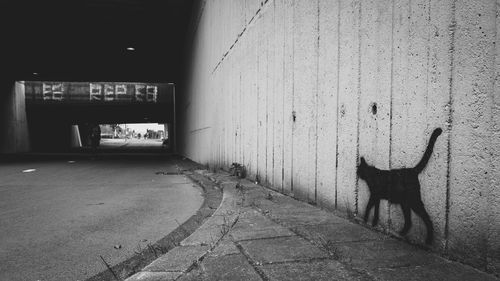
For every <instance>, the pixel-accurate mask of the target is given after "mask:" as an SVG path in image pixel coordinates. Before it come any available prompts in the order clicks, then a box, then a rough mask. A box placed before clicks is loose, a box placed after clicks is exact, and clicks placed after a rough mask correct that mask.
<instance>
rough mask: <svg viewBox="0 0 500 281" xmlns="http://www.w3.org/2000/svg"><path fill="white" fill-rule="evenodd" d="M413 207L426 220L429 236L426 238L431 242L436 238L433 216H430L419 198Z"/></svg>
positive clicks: (427, 242)
mask: <svg viewBox="0 0 500 281" xmlns="http://www.w3.org/2000/svg"><path fill="white" fill-rule="evenodd" d="M412 209H413V211H415V213H416V214H417V215H419V216H420V217H421V218H422V220H423V221H424V223H425V226H426V228H427V238H426V239H425V243H426V244H431V243H432V240H433V238H434V227H433V226H432V221H431V218H430V217H429V214H428V213H427V211H426V210H425V207H424V203H423V202H422V201H421V200H419V201H418V202H416V203H414V204H413V206H412Z"/></svg>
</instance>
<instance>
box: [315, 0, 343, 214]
mask: <svg viewBox="0 0 500 281" xmlns="http://www.w3.org/2000/svg"><path fill="white" fill-rule="evenodd" d="M340 2H341V0H338V1H337V108H336V113H335V114H336V117H335V119H336V122H337V124H336V128H335V186H334V188H335V209H337V204H338V199H337V198H338V177H339V176H338V175H339V173H338V167H339V109H340V106H339V100H340V99H339V97H340V9H341V3H340ZM318 74H319V73H318ZM318 76H319V75H318Z"/></svg>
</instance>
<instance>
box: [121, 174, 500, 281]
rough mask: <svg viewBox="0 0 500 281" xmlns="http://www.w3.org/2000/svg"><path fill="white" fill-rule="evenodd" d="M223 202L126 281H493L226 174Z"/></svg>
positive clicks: (219, 179) (221, 178)
mask: <svg viewBox="0 0 500 281" xmlns="http://www.w3.org/2000/svg"><path fill="white" fill-rule="evenodd" d="M195 173H198V174H203V175H204V176H206V177H209V178H210V179H211V180H213V181H215V182H217V183H218V184H219V185H220V187H221V188H223V191H224V195H223V196H224V197H223V199H222V203H221V205H220V206H219V208H218V209H217V210H216V212H215V213H214V215H213V216H212V217H211V218H210V219H209V220H207V221H206V223H205V224H203V225H202V226H201V227H200V228H199V229H198V230H197V231H195V232H194V233H193V234H192V235H191V236H189V237H187V238H186V239H185V240H183V241H182V242H181V244H180V245H179V246H178V247H176V248H174V249H172V250H171V251H169V252H168V253H166V254H165V255H164V256H162V257H160V258H159V259H157V260H156V261H154V262H153V263H151V264H150V265H148V266H147V267H146V268H144V269H143V271H142V272H139V273H137V274H135V275H133V276H132V277H130V278H128V279H127V281H138V280H147V281H160V280H179V281H191V280H318V281H320V280H439V281H444V280H478V281H479V280H481V281H483V280H497V281H498V280H499V279H498V278H496V277H494V276H492V275H490V274H487V273H484V272H481V271H479V270H476V269H474V268H472V267H469V266H467V265H463V264H461V263H457V262H452V261H449V260H446V259H444V258H442V257H440V256H438V255H436V254H434V253H432V252H429V251H426V250H423V249H420V248H418V247H415V246H412V245H410V244H408V243H406V242H404V241H400V240H398V239H395V238H392V237H389V236H387V235H384V234H382V233H378V232H375V231H373V230H370V229H368V228H365V227H363V226H361V225H359V224H356V223H354V222H352V221H350V220H347V219H344V218H341V217H338V216H335V215H334V214H332V213H331V212H327V211H325V210H321V209H319V208H317V207H314V206H312V205H310V204H307V203H304V202H300V201H297V200H295V199H293V198H291V197H288V196H285V195H282V194H280V193H277V192H274V191H271V190H269V189H266V188H264V187H261V186H259V185H256V184H254V183H252V182H250V181H248V180H241V181H239V180H238V179H236V178H235V177H231V176H229V175H228V174H225V173H216V174H214V173H209V172H208V171H203V170H199V171H196V172H195Z"/></svg>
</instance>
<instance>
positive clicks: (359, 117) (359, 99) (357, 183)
mask: <svg viewBox="0 0 500 281" xmlns="http://www.w3.org/2000/svg"><path fill="white" fill-rule="evenodd" d="M358 3H359V7H358V122H357V126H358V128H357V129H356V163H358V159H359V128H360V126H361V108H360V107H361V11H362V10H361V5H362V1H361V0H359V2H358ZM354 195H355V200H354V201H355V204H354V205H355V210H354V213H355V215H357V214H358V213H359V202H358V200H359V177H358V175H357V174H356V186H355V187H354Z"/></svg>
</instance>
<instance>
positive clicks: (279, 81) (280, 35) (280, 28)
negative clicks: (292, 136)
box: [272, 0, 285, 192]
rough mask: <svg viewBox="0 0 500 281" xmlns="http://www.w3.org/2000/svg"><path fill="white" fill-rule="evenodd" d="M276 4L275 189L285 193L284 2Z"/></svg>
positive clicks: (278, 0) (278, 1)
mask: <svg viewBox="0 0 500 281" xmlns="http://www.w3.org/2000/svg"><path fill="white" fill-rule="evenodd" d="M273 3H274V7H273V8H274V33H273V34H274V70H273V71H274V83H273V84H274V102H273V103H274V145H273V148H274V167H273V184H272V186H273V188H274V189H276V190H278V191H281V192H283V176H284V174H283V168H284V166H283V156H284V155H283V150H284V146H283V142H284V132H285V131H284V119H285V115H284V97H285V93H284V89H285V86H284V61H285V58H284V55H285V53H284V43H285V17H284V15H285V11H284V0H276V1H274V2H273Z"/></svg>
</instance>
